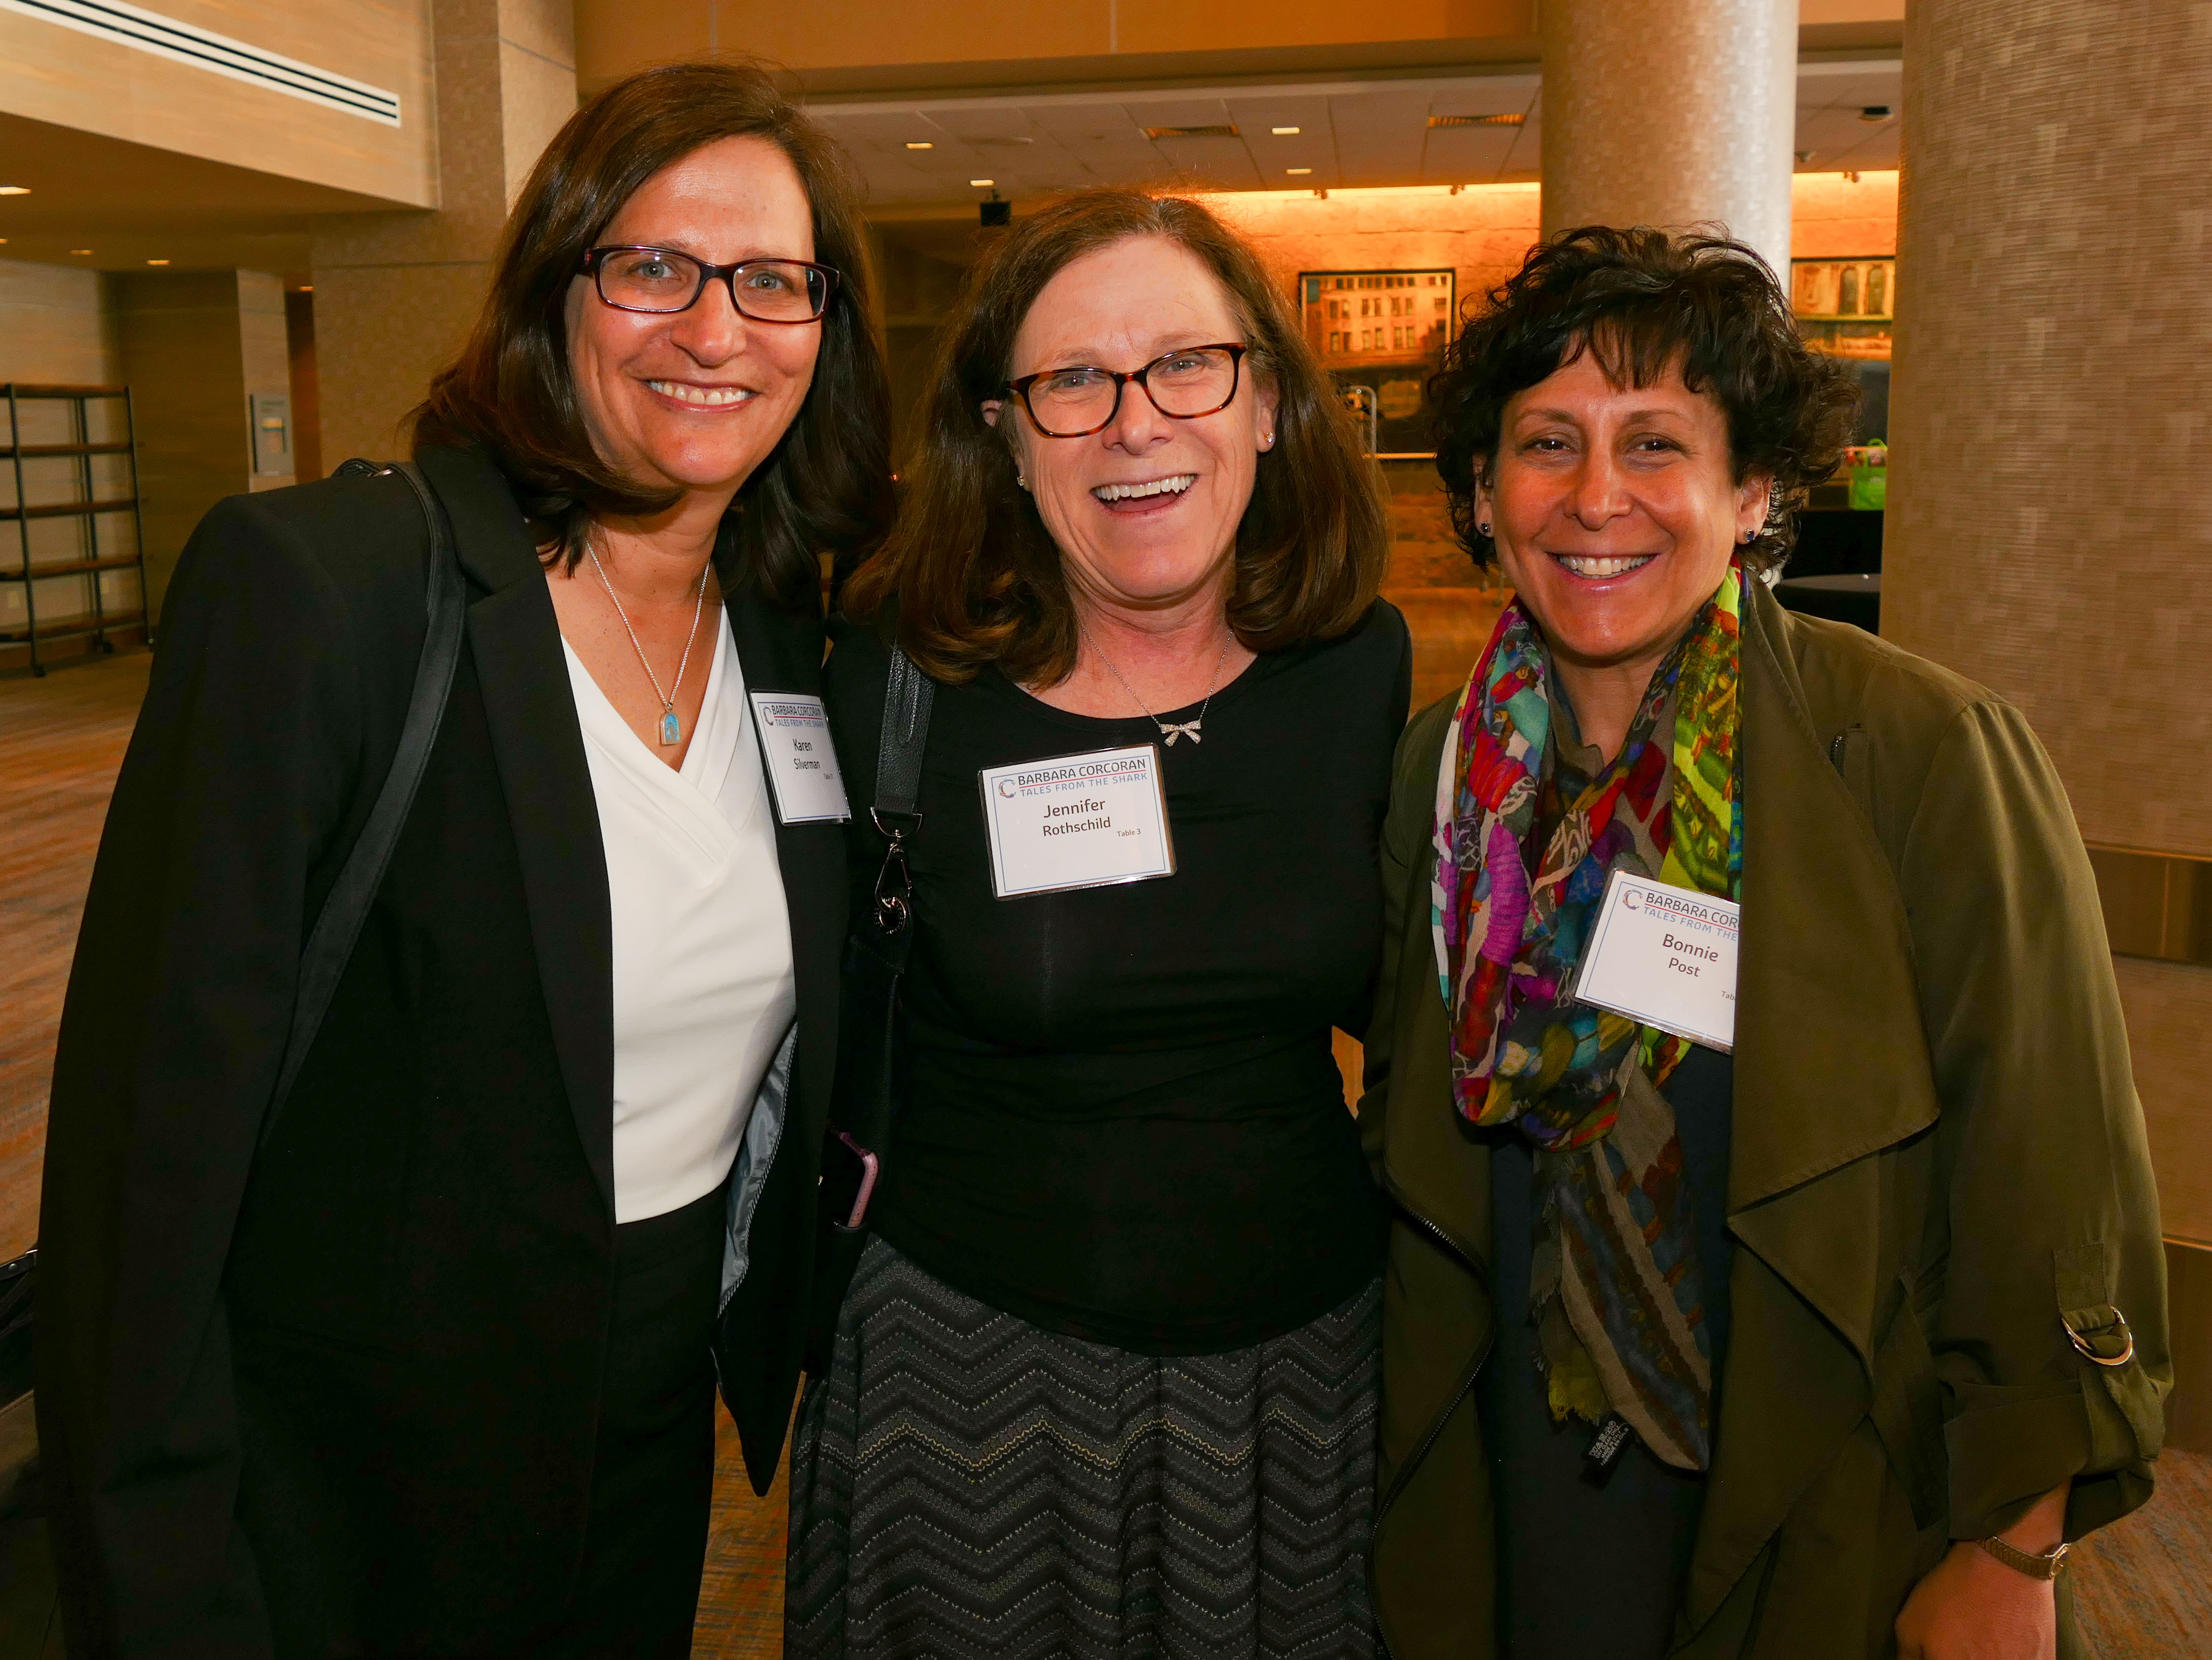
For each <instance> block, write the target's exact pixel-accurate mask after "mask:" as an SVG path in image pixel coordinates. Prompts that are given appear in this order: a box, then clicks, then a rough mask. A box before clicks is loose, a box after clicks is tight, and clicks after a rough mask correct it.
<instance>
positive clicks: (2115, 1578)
mask: <svg viewBox="0 0 2212 1660" xmlns="http://www.w3.org/2000/svg"><path fill="white" fill-rule="evenodd" d="M2069 1561H2070V1562H2071V1563H2072V1564H2073V1566H2074V1607H2075V1613H2076V1614H2077V1615H2078V1617H2079V1618H2080V1620H2081V1634H2082V1635H2083V1636H2084V1637H2085V1638H2087V1639H2088V1642H2089V1648H2090V1651H2091V1652H2092V1653H2093V1654H2095V1655H2096V1656H2097V1657H2098V1660H2205V1657H2206V1656H2208V1655H2212V1458H2208V1457H2206V1456H2204V1455H2203V1454H2202V1453H2193V1452H2179V1451H2176V1450H2172V1449H2171V1448H2169V1449H2168V1450H2166V1454H2165V1455H2164V1456H2162V1457H2160V1459H2159V1461H2158V1494H2157V1496H2156V1497H2155V1498H2154V1499H2152V1500H2151V1501H2150V1503H2149V1504H2148V1505H2144V1506H2143V1507H2142V1509H2141V1510H2139V1511H2136V1513H2135V1514H2134V1515H2133V1516H2130V1517H2126V1518H2125V1519H2124V1520H2122V1521H2119V1522H2116V1523H2113V1524H2112V1526H2111V1527H2109V1528H2106V1529H2105V1530H2104V1531H2103V1532H2101V1533H2097V1534H2093V1535H2090V1536H2089V1537H2088V1538H2087V1540H2084V1541H2082V1543H2081V1547H2080V1548H2078V1549H2076V1550H2075V1553H2074V1554H2073V1555H2072V1556H2071V1557H2070V1558H2069Z"/></svg>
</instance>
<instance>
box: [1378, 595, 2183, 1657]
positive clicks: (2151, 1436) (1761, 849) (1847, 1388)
mask: <svg viewBox="0 0 2212 1660" xmlns="http://www.w3.org/2000/svg"><path fill="white" fill-rule="evenodd" d="M1753 588H1754V593H1753V602H1752V604H1751V605H1750V606H1749V607H1748V608H1747V614H1746V617H1745V625H1744V635H1743V681H1742V708H1743V715H1742V720H1743V724H1742V740H1741V741H1742V766H1743V802H1744V856H1743V946H1742V957H1741V973H1740V978H1739V988H1738V1003H1737V1017H1736V1022H1737V1024H1736V1047H1735V1129H1734V1140H1733V1143H1732V1148H1731V1155H1730V1161H1729V1199H1728V1210H1729V1218H1728V1219H1729V1231H1730V1233H1731V1235H1732V1237H1733V1238H1734V1239H1735V1243H1736V1247H1737V1249H1736V1250H1735V1266H1734V1268H1733V1270H1732V1273H1731V1275H1730V1279H1729V1294H1730V1298H1731V1299H1732V1305H1733V1309H1734V1315H1733V1326H1732V1330H1731V1334H1730V1337H1729V1347H1728V1353H1727V1354H1726V1356H1725V1358H1724V1360H1723V1376H1722V1386H1721V1389H1720V1393H1719V1400H1720V1402H1721V1414H1720V1421H1719V1425H1718V1429H1717V1438H1716V1445H1715V1451H1714V1461H1713V1465H1712V1469H1711V1476H1710V1486H1709V1488H1708V1492H1707V1497H1706V1501H1705V1511H1704V1515H1703V1517H1702V1519H1701V1521H1700V1523H1699V1532H1698V1538H1697V1543H1696V1548H1695V1553H1694V1554H1693V1556H1692V1560H1691V1564H1690V1569H1689V1575H1688V1578H1687V1580H1686V1584H1685V1586H1684V1593H1683V1605H1682V1611H1681V1614H1680V1620H1679V1622H1678V1626H1677V1631H1676V1645H1675V1649H1674V1652H1676V1653H1678V1654H1685V1655H1693V1656H1698V1657H1722V1656H1730V1657H1733V1656H1746V1657H1761V1660H1765V1657H1773V1660H1826V1657H1837V1660H1842V1657H1850V1660H1865V1657H1869V1656H1880V1655H1882V1654H1885V1653H1887V1652H1889V1651H1891V1650H1892V1649H1893V1641H1892V1638H1891V1626H1892V1622H1893V1620H1895V1618H1896V1615H1897V1612H1898V1609H1899V1608H1900V1607H1901V1606H1902V1605H1903V1602H1904V1600H1905V1594H1906V1592H1907V1591H1908V1590H1910V1589H1911V1586H1912V1584H1913V1583H1914V1582H1915V1581H1916V1580H1917V1579H1918V1578H1919V1577H1920V1576H1921V1575H1922V1574H1923V1573H1925V1572H1927V1571H1928V1570H1929V1568H1930V1567H1931V1566H1934V1564H1935V1563H1936V1560H1938V1559H1940V1558H1941V1556H1942V1554H1943V1552H1944V1551H1945V1549H1946V1548H1948V1541H1950V1540H1953V1539H1966V1538H1975V1537H1979V1536H1982V1535H1987V1534H1989V1533H1991V1532H1994V1531H1996V1530H1999V1529H2002V1528H2004V1527H2007V1526H2009V1525H2010V1524H2011V1523H2012V1522H2013V1521H2015V1520H2016V1519H2017V1518H2018V1517H2019V1516H2020V1515H2021V1513H2022V1512H2023V1511H2024V1510H2025V1509H2026V1507H2027V1505H2028V1503H2029V1502H2031V1501H2032V1500H2033V1499H2035V1498H2036V1497H2037V1496H2039V1495H2040V1494H2042V1493H2047V1492H2049V1491H2050V1490H2051V1488H2053V1487H2057V1486H2058V1484H2059V1483H2060V1482H2062V1481H2065V1480H2067V1479H2068V1478H2069V1477H2071V1478H2072V1479H2073V1482H2074V1487H2073V1496H2072V1499H2071V1500H2070V1502H2069V1505H2068V1510H2067V1534H2068V1536H2069V1538H2073V1537H2078V1536H2080V1535H2082V1534H2084V1533H2086V1532H2087V1531H2088V1530H2089V1529H2092V1528H2095V1527H2098V1526H2100V1525H2102V1524H2103V1523H2106V1522H2110V1521H2112V1520H2113V1519H2114V1518H2115V1517H2119V1516H2122V1515H2124V1514H2125V1513H2126V1512H2128V1511H2130V1510H2133V1509H2134V1508H2135V1507H2136V1506H2137V1505H2141V1504H2142V1503H2143V1502H2144V1500H2145V1499H2148V1497H2149V1496H2150V1491H2151V1460H2152V1458H2153V1457H2154V1456H2155V1455H2156V1453H2157V1451H2158V1449H2159V1445H2160V1438H2161V1435H2162V1432H2163V1422H2162V1417H2161V1413H2160V1397H2161V1396H2162V1395H2164V1393H2165V1392H2166V1389H2167V1388H2168V1387H2169V1386H2170V1384H2171V1382H2172V1367H2171V1365H2170V1363H2169V1360H2168V1359H2167V1348H2166V1285H2165V1260H2164V1257H2163V1256H2162V1254H2161V1250H2160V1238H2159V1220H2158V1200H2157V1195H2156V1194H2155V1191H2154V1189H2153V1187H2152V1183H2151V1171H2150V1163H2149V1158H2148V1152H2147V1151H2146V1147H2145V1144H2144V1138H2143V1124H2142V1109H2141V1107H2140V1106H2139V1105H2138V1104H2137V1102H2136V1095H2135V1089H2134V1085H2133V1084H2132V1082H2131V1081H2130V1074H2129V1067H2128V1045H2127V1035H2126V1032H2125V1031H2124V1029H2123V1026H2122V1025H2121V1018H2120V1005H2119V998H2118V992H2117V989H2116V988H2115V986H2114V983H2113V978H2112V960H2111V958H2110V955H2109V954H2108V950H2107V947H2106V941H2105V932H2104V924H2103V920H2102V916H2101V915H2100V911H2099V909H2098V903H2097V892H2096V885H2095V880H2094V879H2093V876H2092V875H2091V873H2090V870H2089V865H2088V860H2087V857H2086V856H2085V854H2083V852H2082V848H2081V837H2080V836H2079V834H2078V832H2077V831H2076V830H2075V824H2074V819H2073V816H2072V813H2071V812H2070V811H2069V808H2068V806H2067V803H2066V797H2065V794H2064V793H2063V790H2062V789H2061V787H2060V786H2059V783H2058V780H2057V775H2055V773H2054V772H2053V771H2052V769H2051V763H2050V761H2049V759H2048V758H2047V757H2045V754H2044V752H2043V751H2042V749H2041V747H2040V746H2039V745H2038V744H2037V742H2036V740H2035V738H2034V736H2033V734H2032V733H2030V732H2029V730H2028V727H2027V721H2025V720H2023V719H2022V718H2021V714H2019V712H2018V711H2017V710H2015V709H2014V708H2012V707H2011V706H2010V705H2008V704H2007V703H2005V702H2002V700H2000V699H1999V698H1997V697H1996V696H1994V695H1992V694H1991V693H1990V692H1987V691H1985V690H1982V689H1981V688H1980V687H1978V686H1975V685H1973V684H1970V683H1968V682H1966V681H1965V680H1962V679H1960V678H1958V677H1956V676H1955V675H1952V674H1949V673H1947V672H1945V671H1943V670H1942V669H1940V668H1937V667H1936V666H1933V665H1932V664H1929V663H1926V662H1923V661H1922V660H1919V659H1917V658H1914V657H1911V656H1909V655H1907V654H1905V653H1903V652H1901V651H1899V650H1897V649H1896V648H1893V647H1892V646H1888V645H1886V644H1884V643H1883V642H1881V641H1880V640H1878V639H1875V637H1874V636H1873V635H1868V634H1865V633H1863V632H1861V631H1860V630H1858V629H1851V628H1846V627H1844V626H1842V625H1840V624H1838V623H1823V622H1817V621H1812V620H1808V619H1807V618H1803V617H1792V616H1790V614H1789V613H1787V612H1785V611H1783V610H1782V609H1781V608H1780V607H1779V606H1778V605H1776V604H1775V602H1774V600H1773V599H1772V598H1771V596H1770V595H1769V594H1768V593H1767V592H1766V590H1765V587H1763V586H1760V585H1757V584H1754V585H1753ZM1449 724H1450V706H1449V700H1447V701H1446V702H1443V703H1438V704H1436V705H1433V706H1432V707H1431V708H1428V709H1426V710H1425V711H1424V712H1423V713H1422V714H1419V715H1417V716H1416V717H1415V718H1414V720H1413V723H1412V724H1411V725H1410V726H1409V727H1407V730H1406V733H1405V736H1404V738H1403V739H1402V740H1401V743H1400V745H1399V748H1398V756H1397V770H1396V776H1395V789H1394V794H1393V798H1392V802H1391V807H1390V812H1389V820H1388V823H1387V824H1386V826H1385V829H1384V832H1383V879H1384V881H1385V883H1386V885H1387V897H1386V902H1385V903H1386V923H1385V927H1386V934H1385V945H1384V959H1385V960H1384V965H1383V986H1382V990H1381V993H1380V996H1379V999H1378V1002H1377V1006H1376V1013H1375V1018H1374V1021H1373V1024H1372V1025H1371V1026H1370V1029H1369V1032H1368V1048H1367V1076H1366V1092H1365V1095H1364V1098H1363V1100H1362V1103H1361V1107H1360V1127H1361V1135H1362V1139H1363V1140H1364V1142H1365V1144H1366V1146H1367V1150H1368V1154H1369V1157H1370V1159H1371V1160H1372V1161H1373V1163H1374V1165H1375V1168H1376V1175H1377V1177H1378V1179H1379V1180H1380V1181H1381V1182H1382V1183H1383V1186H1384V1188H1385V1189H1386V1190H1387V1191H1388V1193H1389V1195H1390V1198H1391V1200H1392V1201H1393V1204H1394V1206H1395V1223H1394V1226H1393V1229H1392V1235H1391V1244H1390V1254H1389V1269H1388V1278H1387V1281H1386V1302H1385V1310H1386V1311H1385V1315H1384V1323H1383V1432H1382V1485H1381V1497H1380V1499H1379V1500H1378V1506H1377V1523H1376V1544H1375V1560H1374V1569H1373V1572H1374V1583H1375V1589H1376V1599H1377V1606H1378V1608H1379V1612H1380V1616H1381V1620H1382V1623H1383V1635H1384V1638H1385V1639H1386V1641H1387V1642H1388V1643H1389V1650H1390V1652H1391V1654H1392V1655H1393V1656H1394V1657H1395V1660H1447V1657H1449V1660H1474V1657H1482V1656H1488V1655H1490V1654H1491V1653H1492V1651H1493V1648H1494V1641H1495V1639H1494V1618H1493V1609H1494V1596H1495V1593H1494V1579H1495V1551H1494V1547H1493V1541H1492V1516H1491V1508H1490V1493H1489V1478H1488V1465H1487V1460H1486V1457H1485V1455H1484V1451H1483V1447H1482V1432H1481V1427H1480V1424H1479V1422H1478V1421H1477V1418H1476V1414H1475V1409H1474V1389H1473V1383H1474V1374H1475V1371H1476V1369H1477V1368H1478V1366H1479V1365H1480V1363H1481V1361H1482V1359H1483V1357H1484V1355H1485V1354H1486V1352H1487V1350H1488V1347H1489V1345H1490V1340H1491V1325H1492V1305H1491V1300H1490V1298H1489V1295H1488V1293H1487V1292H1486V1269H1485V1266H1484V1265H1485V1263H1486V1261H1487V1259H1488V1257H1489V1256H1490V1249H1491V1238H1490V1231H1491V1219H1490V1196H1489V1195H1490V1172H1489V1161H1488V1155H1487V1153H1486V1152H1485V1150H1484V1149H1483V1147H1482V1146H1481V1144H1480V1141H1479V1140H1477V1139H1476V1138H1475V1137H1474V1135H1472V1134H1469V1133H1468V1128H1467V1127H1466V1125H1465V1124H1464V1123H1463V1122H1462V1121H1461V1120H1460V1118H1459V1117H1458V1116H1457V1115H1456V1113H1455V1111H1454V1110H1453V1107H1452V1104H1451V1099H1450V1094H1449V1061H1448V1058H1447V1053H1446V1043H1447V1027H1446V1017H1445V1011H1444V1006H1443V996H1442V993H1441V991H1440V989H1439V984H1438V976H1437V964H1436V955H1435V948H1434V946H1433V944H1432V939H1431V899H1430V894H1431V873H1432V871H1433V868H1434V864H1435V854H1434V852H1433V850H1432V843H1431V817H1432V814H1433V811H1434V803H1435V800H1436V780H1437V765H1438V762H1439V759H1440V757H1441V755H1442V751H1443V743H1444V739H1445V735H1446V731H1447V728H1448V727H1449ZM2116 1309H2118V1310H2124V1315H2125V1318H2126V1321H2127V1323H2128V1324H2129V1325H2130V1326H2131V1327H2132V1329H2133V1337H2134V1344H2135V1349H2134V1354H2133V1357H2132V1359H2129V1360H2127V1361H2126V1362H2125V1363H2124V1364H2123V1365H2116V1366H2109V1367H2107V1366H2100V1365H2092V1364H2090V1363H2089V1362H2088V1361H2087V1359H2084V1358H2083V1357H2082V1355H2081V1353H2077V1351H2076V1348H2075V1345H2074V1342H2073V1341H2071V1339H2070V1338H2069V1330H2070V1331H2071V1332H2073V1333H2075V1334H2079V1335H2081V1341H2082V1342H2083V1344H2085V1345H2086V1346H2087V1347H2088V1348H2090V1349H2093V1350H2095V1351H2096V1352H2098V1353H2100V1354H2101V1355H2104V1356H2107V1357H2116V1356H2118V1355H2119V1354H2121V1353H2123V1352H2124V1349H2125V1347H2126V1333H2125V1331H2124V1329H2123V1328H2122V1327H2121V1326H2120V1325H2119V1323H2118V1316H2117V1315H2116V1313H2115V1310H2116ZM2062 1585H2063V1580H2062ZM1604 1594H1605V1565H1604V1564H1603V1563H1602V1562H1572V1563H1566V1564H1563V1565H1562V1566H1561V1572H1560V1576H1559V1595H1561V1596H1603V1595H1604ZM2065 1602H2066V1599H2065V1598H2064V1597H2063V1595H2062V1611H2063V1610H2064V1608H2065ZM2062 1625H2063V1627H2065V1628H2066V1631H2067V1633H2068V1634H2066V1635H2062V1639H2061V1643H2060V1649H2061V1652H2062V1653H2068V1652H2071V1651H2074V1649H2075V1645H2076V1641H2077V1639H2074V1638H2073V1637H2072V1636H2071V1635H2070V1632H2071V1620H2070V1616H2069V1617H2068V1618H2066V1619H2064V1620H2062Z"/></svg>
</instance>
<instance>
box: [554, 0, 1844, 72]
mask: <svg viewBox="0 0 2212 1660" xmlns="http://www.w3.org/2000/svg"><path fill="white" fill-rule="evenodd" d="M1852 3H1865V0H1852ZM640 10H641V9H640V8H638V7H635V6H634V5H630V4H628V3H623V0H580V3H579V4H578V5H577V7H576V51H577V64H578V73H579V76H580V79H581V80H582V82H584V84H585V85H586V86H592V87H597V86H604V85H605V83H606V82H609V81H611V80H612V79H613V78H614V77H615V76H617V75H621V74H623V73H625V72H626V71H628V70H632V69H635V68H637V67H638V66H640V65H641V64H651V63H658V62H661V61H664V60H665V59H668V58H685V57H691V56H694V55H696V54H697V53H701V52H716V51H720V52H754V53H757V54H759V55H761V56H763V57H764V58H769V59H772V60H773V61H775V62H776V63H779V64H784V65H786V66H787V67H789V68H793V69H799V70H808V69H835V68H843V67H848V66H854V65H873V64H885V65H889V64H939V63H968V62H1003V61H1024V62H1033V61H1034V60H1036V59H1038V58H1092V57H1101V56H1104V55H1107V54H1110V53H1115V52H1210V51H1218V50H1230V51H1247V50H1255V49H1258V50H1264V49H1266V48H1269V47H1279V46H1322V45H1336V44H1339V43H1343V44H1347V45H1357V44H1365V43H1369V42H1376V41H1401V40H1466V39H1470V38H1488V37H1492V36H1522V35H1530V34H1533V33H1534V32H1535V27H1536V23H1535V6H1534V3H1533V0H1409V3H1405V4H1401V5H1398V6H1395V7H1391V8H1388V9H1377V10H1373V11H1368V12H1358V11H1355V10H1351V9H1346V7H1345V6H1344V5H1343V3H1342V0H1276V3H1269V0H1206V3H1200V4H1190V3H1185V0H1066V3H1065V4H1061V5H1054V6H1039V5H1035V4H1032V3H1030V0H915V3H901V0H869V3H866V4H859V5H845V6H814V7H799V8H793V7H791V6H788V5H781V4H772V3H768V0H672V3H669V4H665V5H659V6H655V7H653V8H651V9H649V11H648V12H647V15H642V16H641V15H638V13H639V11H640Z"/></svg>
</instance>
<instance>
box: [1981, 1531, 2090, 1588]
mask: <svg viewBox="0 0 2212 1660" xmlns="http://www.w3.org/2000/svg"><path fill="white" fill-rule="evenodd" d="M1974 1542H1975V1543H1976V1544H1978V1545H1979V1546H1980V1547H1981V1548H1983V1549H1984V1550H1985V1551H1987V1552H1989V1554H1990V1555H1992V1556H1994V1557H1996V1559H1997V1560H1998V1561H2000V1562H2002V1563H2003V1564H2004V1565H2005V1566H2007V1567H2008V1568H2010V1569H2012V1570H2013V1572H2015V1573H2024V1574H2026V1575H2027V1577H2028V1578H2031V1579H2056V1578H2057V1577H2058V1569H2059V1566H2060V1565H2061V1564H2063V1562H2064V1561H2065V1560H2066V1553H2067V1552H2068V1551H2069V1550H2071V1549H2073V1546H2071V1545H2061V1546H2059V1547H2058V1548H2057V1550H2054V1551H2052V1552H2051V1554H2049V1555H2048V1556H2030V1555H2029V1554H2027V1552H2026V1551H2024V1550H2015V1549H2014V1548H2012V1547H2011V1546H2010V1545H2008V1544H2007V1543H2005V1541H2003V1540H2002V1539H1977V1540H1976V1541H1974Z"/></svg>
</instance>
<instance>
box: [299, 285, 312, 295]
mask: <svg viewBox="0 0 2212 1660" xmlns="http://www.w3.org/2000/svg"><path fill="white" fill-rule="evenodd" d="M314 291H315V285H314V284H313V283H301V284H300V292H301V293H302V294H313V292H314Z"/></svg>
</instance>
